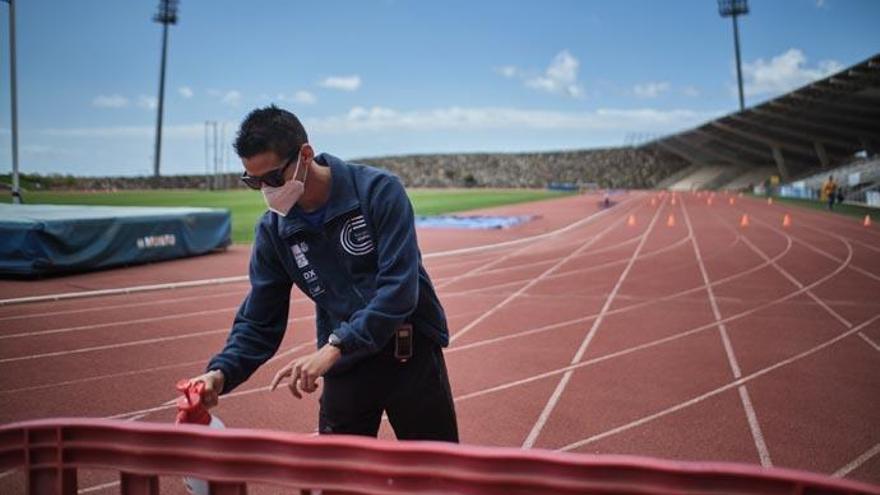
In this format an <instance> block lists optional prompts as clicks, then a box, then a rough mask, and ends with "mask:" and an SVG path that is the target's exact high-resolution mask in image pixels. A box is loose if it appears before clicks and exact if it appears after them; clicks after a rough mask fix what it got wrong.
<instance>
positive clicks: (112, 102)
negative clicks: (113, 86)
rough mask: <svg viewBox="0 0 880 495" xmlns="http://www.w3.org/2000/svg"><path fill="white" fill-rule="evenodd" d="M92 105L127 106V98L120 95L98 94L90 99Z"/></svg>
mask: <svg viewBox="0 0 880 495" xmlns="http://www.w3.org/2000/svg"><path fill="white" fill-rule="evenodd" d="M92 105H94V106H96V107H98V108H124V107H127V106H128V98H126V97H124V96H122V95H109V96H105V95H99V96H96V97H95V98H94V99H93V100H92Z"/></svg>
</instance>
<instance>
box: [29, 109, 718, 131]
mask: <svg viewBox="0 0 880 495" xmlns="http://www.w3.org/2000/svg"><path fill="white" fill-rule="evenodd" d="M721 114H722V112H698V111H694V110H686V109H677V110H658V109H654V108H639V109H618V108H600V109H597V110H593V111H585V112H561V111H553V110H523V109H519V108H511V107H469V108H468V107H446V108H433V109H422V110H411V111H400V110H395V109H392V108H387V107H379V106H376V107H370V108H367V107H361V106H356V107H353V108H352V109H351V110H349V111H348V112H346V113H344V114H341V115H332V116H327V117H318V118H311V119H305V122H304V124H305V126H306V129H308V130H309V132H312V131H316V132H321V133H325V134H349V133H362V132H383V131H468V132H470V131H482V130H487V131H491V130H507V129H515V130H521V129H535V130H549V131H572V130H573V131H621V132H655V133H667V132H671V131H674V130H677V129H684V128H688V127H693V126H695V125H697V124H699V123H702V122H705V121H706V120H709V119H712V118H715V117H717V116H719V115H721ZM227 125H228V126H229V127H228V128H231V129H235V126H236V125H237V123H235V122H227ZM204 129H205V124H204V122H198V123H193V124H180V125H166V126H164V127H163V128H162V135H163V136H164V137H166V138H169V139H202V138H203V134H204ZM38 132H39V134H40V135H43V136H50V137H58V138H75V139H81V138H113V139H119V138H149V139H152V138H153V136H154V135H155V132H156V128H155V126H153V125H144V126H114V127H79V128H49V129H41V130H39V131H38Z"/></svg>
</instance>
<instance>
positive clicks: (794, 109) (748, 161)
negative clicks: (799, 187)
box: [640, 54, 880, 192]
mask: <svg viewBox="0 0 880 495" xmlns="http://www.w3.org/2000/svg"><path fill="white" fill-rule="evenodd" d="M878 149H880V54H878V55H874V56H872V57H871V58H869V59H867V60H865V61H863V62H861V63H859V64H856V65H853V66H851V67H849V68H847V69H844V70H842V71H840V72H838V73H836V74H834V75H831V76H830V77H827V78H825V79H822V80H819V81H816V82H814V83H811V84H808V85H806V86H804V87H802V88H799V89H797V90H795V91H792V92H790V93H787V94H785V95H782V96H780V97H777V98H774V99H772V100H769V101H766V102H764V103H761V104H759V105H756V106H754V107H751V108H746V109H745V110H743V111H741V112H736V113H732V114H729V115H725V116H724V117H721V118H718V119H715V120H712V121H709V122H706V123H705V124H702V125H700V126H699V127H696V128H694V129H690V130H687V131H684V132H679V133H676V134H672V135H668V136H664V137H662V138H659V139H656V140H653V141H651V142H648V143H646V144H644V145H642V146H641V147H640V150H641V151H643V152H648V153H650V152H654V154H655V155H656V154H661V156H662V154H663V153H667V154H672V155H675V156H677V157H679V158H680V159H681V160H684V161H686V162H687V163H688V165H689V166H688V168H686V169H684V171H685V172H686V173H684V174H683V175H681V174H680V175H678V176H676V177H675V179H676V180H674V181H666V182H665V183H664V184H663V185H667V186H669V187H672V188H675V189H693V188H729V189H741V188H744V187H747V186H748V185H750V184H760V183H762V182H764V181H765V180H767V179H768V178H770V177H771V176H774V175H775V176H777V177H778V178H779V180H780V181H781V182H782V183H789V182H792V181H797V180H798V179H801V178H806V177H809V176H812V175H815V174H820V176H822V177H827V175H828V172H829V171H833V170H834V169H836V168H838V167H848V166H853V165H855V166H856V167H858V168H860V170H862V171H863V172H865V173H864V174H863V177H865V178H866V179H868V180H870V178H871V177H874V182H875V183H876V176H874V175H873V174H872V173H870V172H871V171H872V170H875V169H876V168H877V161H876V160H873V158H875V157H876V155H877V153H878ZM862 162H866V163H868V164H873V165H868V166H866V165H865V163H862ZM852 186H854V187H858V188H859V190H861V191H862V192H864V188H865V187H870V184H861V183H859V184H852ZM875 186H876V184H875Z"/></svg>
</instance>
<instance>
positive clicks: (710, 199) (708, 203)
mask: <svg viewBox="0 0 880 495" xmlns="http://www.w3.org/2000/svg"><path fill="white" fill-rule="evenodd" d="M706 204H707V205H709V206H712V196H709V197H708V198H706Z"/></svg>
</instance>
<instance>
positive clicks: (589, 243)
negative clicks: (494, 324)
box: [449, 210, 632, 344]
mask: <svg viewBox="0 0 880 495" xmlns="http://www.w3.org/2000/svg"><path fill="white" fill-rule="evenodd" d="M603 211H610V210H603ZM629 211H632V210H628V211H627V213H628V212H629ZM625 218H626V216H625V214H624V215H622V216H621V217H620V218H618V219H617V220H615V221H613V222H611V223H610V224H609V225H608V226H607V227H605V228H604V229H602V230H601V231H599V233H597V234H596V235H595V236H593V237H592V238H590V240H588V241H587V242H585V243H584V244H582V245H581V247H579V248H578V249H576V250H575V251H573V252H572V253H571V254H569V255H568V256H566V257H564V258H562V259H561V260H559V261H558V262H556V263H555V264H554V265H553V266H551V267H550V268H548V269H547V270H545V271H544V272H543V273H541V274H540V275H538V276H537V277H535V278H533V279H531V280H530V281H529V282H528V283H527V284H525V285H524V286H522V287H521V288H520V289H519V290H517V291H516V292H514V293H513V294H511V295H510V296H508V297H507V298H506V299H504V300H503V301H501V302H500V303H498V304H496V305H495V306H494V307H492V308H491V309H490V310H488V311H486V312H485V313H483V314H482V315H480V316H479V317H478V318H476V319H475V320H473V321H472V322H470V323H469V324H468V325H467V326H465V327H464V328H462V329H461V330H459V331H458V332H455V334H454V335H452V336H451V337H450V339H449V343H450V344H451V343H453V342H455V341H456V340H458V339H459V338H461V337H462V336H464V335H465V334H467V333H468V332H469V331H471V330H472V329H473V328H474V327H476V326H477V325H479V324H480V323H482V322H483V321H485V320H486V319H487V318H489V317H490V316H492V315H493V314H495V313H496V312H498V311H499V310H500V309H501V308H503V307H504V306H506V305H507V304H508V303H509V302H510V301H513V300H514V299H516V298H517V297H518V296H519V295H520V294H523V293H525V292H526V291H527V290H529V289H530V288H532V287H533V286H534V285H535V284H537V283H538V282H540V281H542V280H543V279H544V278H545V277H547V276H548V275H550V274H552V273H553V272H554V271H556V269H558V268H559V267H560V266H562V265H563V264H565V263H566V262H567V261H568V260H569V259H571V258H572V257H574V256H576V255H578V254H579V253H582V252H583V251H584V250H586V249H588V248H589V247H590V246H592V245H593V244H595V243H596V242H598V241H599V240H600V239H601V238H602V237H604V236H605V234H607V233H608V232H610V231H611V230H612V229H614V228H616V227H617V226H618V224H621V223H623V220H624V219H625Z"/></svg>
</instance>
